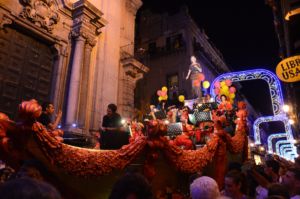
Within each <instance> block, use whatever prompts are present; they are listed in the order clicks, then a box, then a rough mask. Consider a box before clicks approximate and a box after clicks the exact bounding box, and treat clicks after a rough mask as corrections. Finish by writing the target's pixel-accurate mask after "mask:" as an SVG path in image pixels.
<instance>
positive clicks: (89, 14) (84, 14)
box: [72, 0, 107, 36]
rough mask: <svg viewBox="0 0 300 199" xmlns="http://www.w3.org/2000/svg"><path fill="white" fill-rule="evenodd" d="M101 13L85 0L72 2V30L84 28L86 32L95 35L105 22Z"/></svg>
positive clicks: (99, 31)
mask: <svg viewBox="0 0 300 199" xmlns="http://www.w3.org/2000/svg"><path fill="white" fill-rule="evenodd" d="M102 15H103V13H102V12H101V11H100V10H98V9H97V8H96V7H95V6H94V5H93V4H91V3H89V2H88V1H87V0H79V1H77V2H75V3H74V4H73V11H72V18H73V30H78V29H83V28H84V29H85V30H86V33H87V34H91V35H93V36H97V35H99V34H100V33H101V30H100V29H101V28H102V27H104V26H105V24H106V23H107V22H106V20H105V19H103V18H102Z"/></svg>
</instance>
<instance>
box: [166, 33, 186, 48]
mask: <svg viewBox="0 0 300 199" xmlns="http://www.w3.org/2000/svg"><path fill="white" fill-rule="evenodd" d="M183 46H184V42H183V37H182V34H176V35H173V36H170V37H167V38H166V50H167V51H173V50H178V49H181V48H182V47H183Z"/></svg>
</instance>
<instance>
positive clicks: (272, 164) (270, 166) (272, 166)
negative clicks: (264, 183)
mask: <svg viewBox="0 0 300 199" xmlns="http://www.w3.org/2000/svg"><path fill="white" fill-rule="evenodd" d="M279 169H280V164H279V162H278V161H276V160H267V161H266V165H265V168H264V172H265V173H266V174H267V175H268V176H270V177H272V181H274V182H275V181H277V180H278V175H279Z"/></svg>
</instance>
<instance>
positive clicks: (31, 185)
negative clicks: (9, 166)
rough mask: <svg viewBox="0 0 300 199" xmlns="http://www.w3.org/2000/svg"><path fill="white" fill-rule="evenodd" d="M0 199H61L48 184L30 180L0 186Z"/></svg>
mask: <svg viewBox="0 0 300 199" xmlns="http://www.w3.org/2000/svg"><path fill="white" fill-rule="evenodd" d="M0 197H1V199H33V198H38V199H61V196H60V194H59V192H58V191H57V190H56V189H55V188H54V187H53V186H52V185H50V184H48V183H45V182H41V181H37V180H34V179H30V178H17V179H14V180H9V181H7V182H6V183H4V184H3V185H1V186H0Z"/></svg>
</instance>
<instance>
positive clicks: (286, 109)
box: [282, 104, 290, 113]
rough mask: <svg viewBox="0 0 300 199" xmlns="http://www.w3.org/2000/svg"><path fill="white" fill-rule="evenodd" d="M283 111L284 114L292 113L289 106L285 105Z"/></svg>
mask: <svg viewBox="0 0 300 199" xmlns="http://www.w3.org/2000/svg"><path fill="white" fill-rule="evenodd" d="M282 110H283V111H284V112H286V113H287V112H289V111H290V107H289V105H286V104H285V105H283V106H282Z"/></svg>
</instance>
